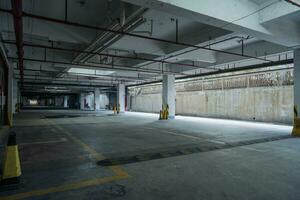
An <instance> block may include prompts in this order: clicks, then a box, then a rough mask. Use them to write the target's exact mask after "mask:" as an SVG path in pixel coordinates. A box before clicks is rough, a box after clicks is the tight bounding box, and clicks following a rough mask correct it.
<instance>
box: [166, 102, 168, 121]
mask: <svg viewBox="0 0 300 200" xmlns="http://www.w3.org/2000/svg"><path fill="white" fill-rule="evenodd" d="M168 119H169V105H168V104H167V107H166V120H168Z"/></svg>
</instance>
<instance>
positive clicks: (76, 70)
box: [68, 67, 115, 76]
mask: <svg viewBox="0 0 300 200" xmlns="http://www.w3.org/2000/svg"><path fill="white" fill-rule="evenodd" d="M68 72H69V73H76V74H77V75H82V76H87V75H91V76H107V75H110V74H113V73H115V71H110V70H99V69H85V68H74V67H72V68H70V69H69V70H68Z"/></svg>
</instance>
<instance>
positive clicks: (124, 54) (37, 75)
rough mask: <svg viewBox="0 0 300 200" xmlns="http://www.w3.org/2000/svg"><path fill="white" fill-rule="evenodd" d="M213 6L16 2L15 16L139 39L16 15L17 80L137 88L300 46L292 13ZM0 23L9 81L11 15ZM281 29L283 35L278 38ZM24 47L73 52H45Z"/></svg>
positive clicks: (244, 4)
mask: <svg viewBox="0 0 300 200" xmlns="http://www.w3.org/2000/svg"><path fill="white" fill-rule="evenodd" d="M214 1H216V0H213V1H211V0H210V1H209V0H204V1H201V5H200V4H199V2H198V1H196V0H191V1H190V2H188V1H179V0H171V1H170V0H124V1H120V0H109V1H108V0H81V1H78V0H68V3H67V8H68V9H67V14H66V9H65V5H66V4H65V1H62V0H53V1H42V0H31V1H23V10H24V11H25V12H27V13H32V14H35V15H40V16H45V17H48V18H55V19H60V20H66V21H69V22H75V23H79V24H84V25H89V26H95V27H105V28H108V29H110V30H116V31H122V30H123V31H125V30H126V31H125V32H127V33H130V34H134V35H140V36H142V37H144V38H141V37H132V36H129V35H118V34H112V33H110V34H107V33H108V32H104V31H99V30H95V29H90V28H82V27H76V26H70V25H64V24H58V23H53V22H48V21H44V20H38V19H33V18H29V17H23V40H24V43H25V44H28V45H29V46H26V45H25V46H24V53H25V56H24V57H25V61H24V62H25V65H24V67H25V72H24V74H25V79H24V81H25V82H26V81H27V82H32V81H34V82H39V81H40V82H43V83H44V82H45V81H46V82H47V83H49V85H51V84H53V83H57V82H61V83H76V82H78V83H81V84H101V85H105V86H114V85H115V84H117V83H120V82H124V83H125V84H133V83H141V82H145V81H152V80H157V79H160V78H161V75H162V74H163V73H173V74H175V75H176V76H184V75H188V74H194V73H204V72H208V71H217V70H220V69H223V66H230V64H234V63H240V64H239V65H240V66H245V65H246V64H241V63H243V62H244V63H247V65H248V64H257V63H263V62H267V61H263V60H262V59H265V58H268V55H269V56H270V58H269V59H267V60H276V59H277V57H276V56H274V55H280V54H281V55H287V54H288V53H289V52H291V50H292V48H293V47H297V46H298V45H300V35H299V32H300V26H299V24H300V23H299V19H300V11H299V8H298V7H296V6H293V5H291V4H289V3H287V2H285V1H277V0H276V1H275V0H270V1H263V0H243V1H237V0H229V1H226V3H225V2H220V1H218V3H217V2H214ZM216 4H218V7H215V5H216ZM0 7H1V9H11V5H10V1H1V2H0ZM275 11H276V12H275ZM0 23H1V24H2V26H1V27H0V34H1V39H2V43H3V45H4V47H5V50H6V54H7V56H8V57H9V59H10V61H11V63H12V64H13V65H15V68H16V70H15V77H16V78H19V75H18V74H19V70H18V69H17V64H16V63H17V59H16V58H17V53H16V52H17V50H16V45H15V44H13V43H14V42H15V31H14V26H13V17H12V15H11V14H9V13H5V12H0ZM176 23H177V24H178V26H177V27H178V29H177V28H176ZM279 24H285V25H286V26H287V27H288V28H289V29H288V30H287V29H286V28H280V26H279ZM176 30H178V31H176ZM287 31H288V32H289V37H286V34H287ZM176 32H177V35H176ZM284 36H285V37H284ZM146 37H150V38H149V39H148V38H146ZM157 39H159V40H157ZM160 40H164V41H160ZM177 40H178V41H177ZM165 41H169V42H165ZM9 42H11V43H10V44H9ZM176 42H179V43H184V44H180V45H178V44H176ZM185 44H188V45H190V46H187V45H185ZM242 44H243V47H242ZM30 45H40V47H43V46H48V47H51V48H52V47H54V48H61V49H71V50H75V51H61V50H58V49H53V48H52V49H51V48H50V49H47V50H45V48H37V47H32V46H30ZM191 45H198V46H200V47H203V48H204V49H203V48H201V49H197V48H195V47H192V46H191ZM209 48H211V49H215V51H212V50H210V49H209ZM78 51H88V52H93V54H92V55H88V54H86V53H84V54H83V53H80V52H78ZM222 51H226V52H231V53H235V54H237V55H233V54H228V53H226V52H225V53H224V52H222ZM238 54H244V55H248V57H247V56H238ZM109 55H113V56H114V58H112V57H111V56H109ZM128 57H129V58H128ZM255 57H257V58H259V59H255ZM282 57H283V56H282ZM289 57H290V54H289ZM132 58H134V59H132ZM136 58H143V59H136ZM147 59H148V60H147ZM150 60H151V61H150ZM162 60H163V61H164V62H163V61H162ZM166 62H168V63H166ZM170 63H173V64H170ZM72 67H73V68H74V67H79V68H90V69H101V70H110V71H114V73H112V74H109V75H103V76H98V77H96V76H88V74H85V75H83V74H72V73H68V70H69V69H70V68H72Z"/></svg>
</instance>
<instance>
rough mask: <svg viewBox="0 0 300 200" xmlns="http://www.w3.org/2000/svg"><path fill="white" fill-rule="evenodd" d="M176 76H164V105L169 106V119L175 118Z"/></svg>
mask: <svg viewBox="0 0 300 200" xmlns="http://www.w3.org/2000/svg"><path fill="white" fill-rule="evenodd" d="M175 98H176V90H175V76H174V75H163V83H162V103H163V106H164V107H165V106H167V105H168V106H169V118H170V119H174V118H175Z"/></svg>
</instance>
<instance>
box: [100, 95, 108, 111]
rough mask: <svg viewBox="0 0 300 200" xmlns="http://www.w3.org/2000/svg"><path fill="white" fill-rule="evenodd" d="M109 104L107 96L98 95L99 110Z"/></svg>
mask: <svg viewBox="0 0 300 200" xmlns="http://www.w3.org/2000/svg"><path fill="white" fill-rule="evenodd" d="M108 104H109V98H108V96H107V94H100V109H105V108H106V105H108Z"/></svg>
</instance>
